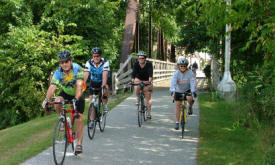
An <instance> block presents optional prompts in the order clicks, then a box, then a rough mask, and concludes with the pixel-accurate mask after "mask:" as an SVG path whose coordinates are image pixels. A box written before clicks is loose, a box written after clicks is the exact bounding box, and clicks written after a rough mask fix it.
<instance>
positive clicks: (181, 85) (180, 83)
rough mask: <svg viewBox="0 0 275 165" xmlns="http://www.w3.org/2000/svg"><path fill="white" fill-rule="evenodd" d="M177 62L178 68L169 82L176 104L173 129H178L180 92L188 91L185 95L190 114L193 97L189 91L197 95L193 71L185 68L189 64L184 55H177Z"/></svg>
mask: <svg viewBox="0 0 275 165" xmlns="http://www.w3.org/2000/svg"><path fill="white" fill-rule="evenodd" d="M177 64H178V68H179V69H178V70H177V71H176V72H175V73H174V76H173V77H172V80H171V84H170V92H171V95H172V97H173V98H174V99H175V101H176V106H175V118H176V126H175V129H176V130H178V129H179V119H180V108H181V100H180V97H181V94H183V93H184V92H187V93H189V94H188V95H187V96H186V99H187V102H188V103H189V114H192V105H193V98H192V95H191V93H192V94H193V96H194V97H197V94H196V87H195V79H194V76H193V72H192V71H191V70H189V69H187V67H188V64H189V62H188V60H187V59H186V58H184V57H179V59H178V62H177Z"/></svg>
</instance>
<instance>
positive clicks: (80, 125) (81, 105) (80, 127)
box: [75, 94, 85, 153]
mask: <svg viewBox="0 0 275 165" xmlns="http://www.w3.org/2000/svg"><path fill="white" fill-rule="evenodd" d="M76 108H77V112H79V113H78V114H79V118H76V120H75V121H76V135H77V139H78V145H82V139H83V133H84V123H83V121H84V120H83V113H84V108H85V98H84V94H82V96H81V97H80V99H79V106H78V107H76ZM81 149H82V148H81ZM78 152H79V153H81V152H82V151H78Z"/></svg>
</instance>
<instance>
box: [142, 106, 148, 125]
mask: <svg viewBox="0 0 275 165" xmlns="http://www.w3.org/2000/svg"><path fill="white" fill-rule="evenodd" d="M147 110H148V109H147V106H144V111H143V114H142V115H143V119H144V121H146V120H147V115H148V111H147Z"/></svg>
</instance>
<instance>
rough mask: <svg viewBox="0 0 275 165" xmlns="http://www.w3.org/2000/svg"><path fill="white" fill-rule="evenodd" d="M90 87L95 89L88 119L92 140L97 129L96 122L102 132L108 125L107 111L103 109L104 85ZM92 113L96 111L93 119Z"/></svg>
mask: <svg viewBox="0 0 275 165" xmlns="http://www.w3.org/2000/svg"><path fill="white" fill-rule="evenodd" d="M90 89H92V90H93V91H95V92H94V93H93V95H92V96H93V99H92V102H91V104H90V106H89V110H88V120H87V127H88V136H89V138H90V139H91V140H92V139H93V138H94V135H95V130H96V124H97V123H98V125H99V130H100V132H103V131H104V128H105V125H106V116H107V112H104V111H103V102H102V96H103V92H104V89H103V88H102V87H100V88H90ZM95 93H96V94H95ZM93 111H94V112H93ZM91 113H94V120H91V118H90V116H91ZM91 122H93V124H92V125H93V126H92V127H90V125H91V124H90V123H91Z"/></svg>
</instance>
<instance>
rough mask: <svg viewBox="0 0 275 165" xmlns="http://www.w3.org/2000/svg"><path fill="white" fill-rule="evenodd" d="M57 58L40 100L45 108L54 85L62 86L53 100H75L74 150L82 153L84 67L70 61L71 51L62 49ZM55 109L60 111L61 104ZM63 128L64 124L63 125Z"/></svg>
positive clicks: (52, 93)
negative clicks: (77, 114) (76, 141)
mask: <svg viewBox="0 0 275 165" xmlns="http://www.w3.org/2000/svg"><path fill="white" fill-rule="evenodd" d="M57 57H58V60H59V64H60V67H59V68H58V69H57V70H56V71H55V72H54V74H53V77H52V80H51V85H50V86H49V88H48V91H47V95H46V98H45V99H44V101H43V102H42V107H43V108H45V107H46V105H47V103H48V101H49V100H50V99H51V98H52V96H53V95H54V91H55V90H56V87H57V86H59V87H61V88H62V90H61V92H60V93H59V94H58V96H57V97H56V98H55V102H61V101H63V100H64V99H65V100H73V99H75V100H76V109H77V112H79V118H76V124H77V127H76V132H77V136H76V137H77V139H78V143H77V146H76V150H75V152H76V153H77V154H80V153H82V138H83V132H84V123H83V112H84V107H85V100H84V94H83V92H82V89H83V78H84V76H83V71H84V69H83V68H82V67H81V66H80V65H78V64H76V63H73V62H72V56H71V53H70V52H69V51H67V50H63V51H61V52H60V53H59V54H58V56H57ZM55 109H56V111H57V113H58V114H60V113H61V112H62V105H61V104H58V105H55ZM63 129H64V125H63Z"/></svg>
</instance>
